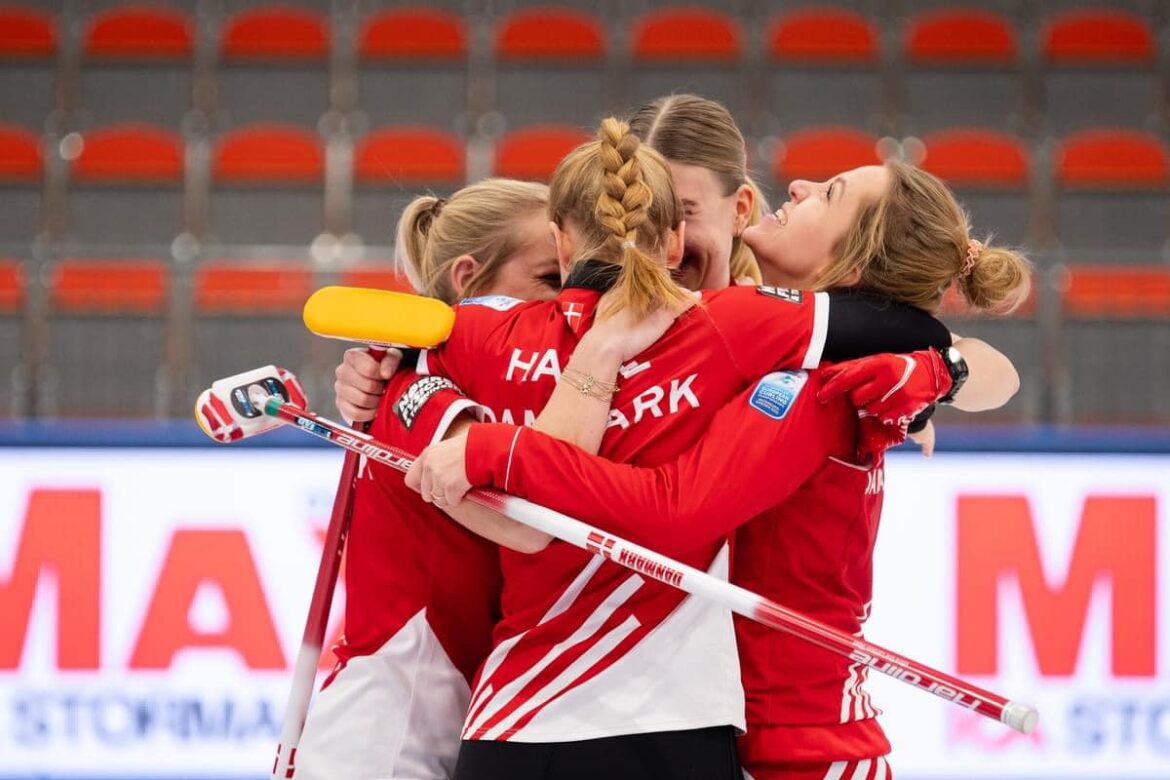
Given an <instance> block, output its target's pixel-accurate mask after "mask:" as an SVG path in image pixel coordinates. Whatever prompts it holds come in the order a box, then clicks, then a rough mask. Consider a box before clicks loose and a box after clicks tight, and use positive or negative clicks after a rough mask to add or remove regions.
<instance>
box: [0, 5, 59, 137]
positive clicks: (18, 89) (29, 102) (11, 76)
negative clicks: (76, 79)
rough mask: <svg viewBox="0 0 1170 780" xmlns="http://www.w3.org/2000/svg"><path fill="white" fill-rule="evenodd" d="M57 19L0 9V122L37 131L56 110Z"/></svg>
mask: <svg viewBox="0 0 1170 780" xmlns="http://www.w3.org/2000/svg"><path fill="white" fill-rule="evenodd" d="M56 56H57V20H56V19H55V18H54V17H53V16H52V15H51V14H49V13H47V12H46V11H42V10H40V9H37V8H26V7H23V6H14V5H10V6H0V120H2V121H4V122H11V123H14V124H18V125H23V126H25V127H27V128H29V129H31V130H35V131H37V132H39V131H41V130H43V129H44V127H45V122H46V121H47V120H48V118H49V115H50V114H51V113H52V112H53V110H54V109H55V108H56V107H57V91H56V81H57V79H56V73H57V61H56Z"/></svg>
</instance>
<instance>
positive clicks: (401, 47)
mask: <svg viewBox="0 0 1170 780" xmlns="http://www.w3.org/2000/svg"><path fill="white" fill-rule="evenodd" d="M467 38H468V33H467V26H466V23H465V22H464V20H463V19H462V17H460V16H458V15H456V14H454V13H451V12H449V11H443V10H439V9H434V8H420V7H412V8H396V9H389V10H386V11H383V12H381V13H378V14H375V15H374V16H371V17H370V18H369V19H367V20H366V21H365V22H364V23H363V24H362V29H361V32H360V35H359V41H358V106H359V107H360V109H361V110H362V112H363V113H364V114H365V115H366V117H367V119H368V122H369V125H370V126H371V127H379V126H381V125H384V124H389V123H398V124H401V123H407V122H411V123H413V122H417V123H420V124H427V125H432V126H435V127H439V128H442V129H444V130H456V129H458V128H460V127H461V125H462V124H463V118H464V116H465V114H466V113H467V101H468V63H467Z"/></svg>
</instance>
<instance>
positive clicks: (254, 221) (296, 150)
mask: <svg viewBox="0 0 1170 780" xmlns="http://www.w3.org/2000/svg"><path fill="white" fill-rule="evenodd" d="M323 177H324V151H323V149H322V147H321V143H320V140H319V139H318V137H317V136H316V135H315V134H313V133H310V132H308V131H306V130H300V129H298V128H296V127H290V126H276V125H255V126H252V127H248V128H242V129H240V130H237V131H235V132H232V133H228V134H227V135H225V136H224V137H223V138H221V139H220V140H219V142H218V143H217V144H216V147H215V151H214V153H213V162H212V192H211V209H210V213H211V233H212V236H213V238H214V240H215V241H217V242H218V243H220V244H281V245H307V244H309V243H310V242H312V240H313V239H314V238H315V237H316V236H317V235H318V234H320V233H321V230H322V225H323V221H324V194H323V193H324V190H323Z"/></svg>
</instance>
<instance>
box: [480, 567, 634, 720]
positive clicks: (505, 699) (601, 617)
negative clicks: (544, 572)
mask: <svg viewBox="0 0 1170 780" xmlns="http://www.w3.org/2000/svg"><path fill="white" fill-rule="evenodd" d="M595 560H597V561H598V562H600V561H601V560H602V559H601V558H595ZM578 579H580V577H578ZM644 582H645V580H644V579H642V577H641V576H640V575H637V574H632V575H630V576H629V577H628V578H627V579H626V580H625V581H624V582H622V584H621V585H619V586H618V587H617V588H615V589H614V591H613V592H612V593H611V594H609V596H607V597H606V599H605V601H603V602H602V603H601V604H600V605H599V606H598V607H597V609H595V610H593V612H592V614H590V615H589V617H588V618H586V619H585V622H584V623H582V624H581V626H580V627H579V628H578V629H577V630H576V631H574V632H573V633H572V634H571V635H569V636H568V637H567V638H566V639H564V640H563V641H561V642H558V643H557V644H556V645H554V646H553V647H552V648H551V649H550V650H549V651H548V652H547V653H546V654H545V656H544V657H543V658H541V659H540V660H539V661H538V662H536V663H535V664H533V665H532V666H531V667H530V668H529V669H528V670H527V671H526V672H524V674H521V675H518V676H517V677H516V678H514V679H513V680H512V681H511V682H509V683H508V684H507V685H505V686H504V687H503V688H501V689H500V690H499V692H498V693H496V694H494V695H493V696H492V697H491V699H490V700H488V701H486V703H485V704H484V705H483V707H482V709H481V710H480V712H479V713H478V714H476V715H474V716H472V715H469V717H468V722H467V725H466V726H465V727H464V729H463V738H464V739H471V735H472V734H474V733H476V732H477V731H479V730H480V729H481V728H483V725H484V723H485V721H487V720H489V719H490V718H492V717H493V716H494V715H496V714H497V713H499V712H500V711H501V710H503V709H504V708H505V707H507V706H508V705H509V704H510V703H511V702H512V700H513V699H514V698H515V697H516V696H517V695H518V694H519V693H520V692H521V691H522V690H524V688H525V686H527V685H528V683H529V682H531V681H532V680H533V679H534V678H535V677H536V676H537V675H538V674H540V673H541V672H543V671H544V670H545V669H546V668H547V667H548V666H549V665H550V664H552V663H553V662H554V661H556V660H557V659H558V658H560V657H561V655H563V654H564V653H565V652H566V651H567V650H569V649H570V648H573V647H575V646H576V645H578V644H580V643H582V642H585V641H587V640H588V639H590V638H591V637H592V636H593V635H594V634H596V633H597V632H598V631H600V630H601V627H602V626H603V625H605V622H606V621H607V620H609V618H610V617H611V616H612V615H613V613H614V612H615V611H617V608H618V607H620V606H621V605H622V604H624V603H626V602H627V601H629V600H630V598H631V597H632V596H633V595H634V593H636V592H637V591H638V589H639V588H641V587H642V584H643V583H644ZM574 584H575V583H574ZM574 598H575V596H574ZM554 609H556V607H555V606H554ZM551 611H552V610H550V612H551ZM546 619H547V616H546ZM541 622H542V623H543V622H544V621H543V620H542V621H541ZM635 627H636V626H635ZM630 630H631V631H632V630H633V628H631V629H630ZM492 655H495V653H493V654H492ZM485 671H486V669H485ZM487 681H488V677H487V675H481V676H480V684H481V685H482V684H484V683H486V682H487ZM484 738H487V739H491V738H492V737H489V736H487V735H486V734H485V735H484Z"/></svg>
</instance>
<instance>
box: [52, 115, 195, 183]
mask: <svg viewBox="0 0 1170 780" xmlns="http://www.w3.org/2000/svg"><path fill="white" fill-rule="evenodd" d="M182 176H183V141H182V139H181V138H179V136H178V135H177V134H176V133H172V132H170V131H168V130H164V129H163V128H160V127H152V126H150V125H143V124H124V125H114V126H112V127H105V128H101V129H98V130H93V131H91V132H88V133H86V134H85V136H84V144H83V145H82V149H81V154H80V155H78V157H77V159H76V160H75V161H74V162H73V167H72V177H73V179H74V181H84V182H93V183H98V182H143V183H146V182H151V183H157V182H177V181H179V180H180V179H181V178H182Z"/></svg>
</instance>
